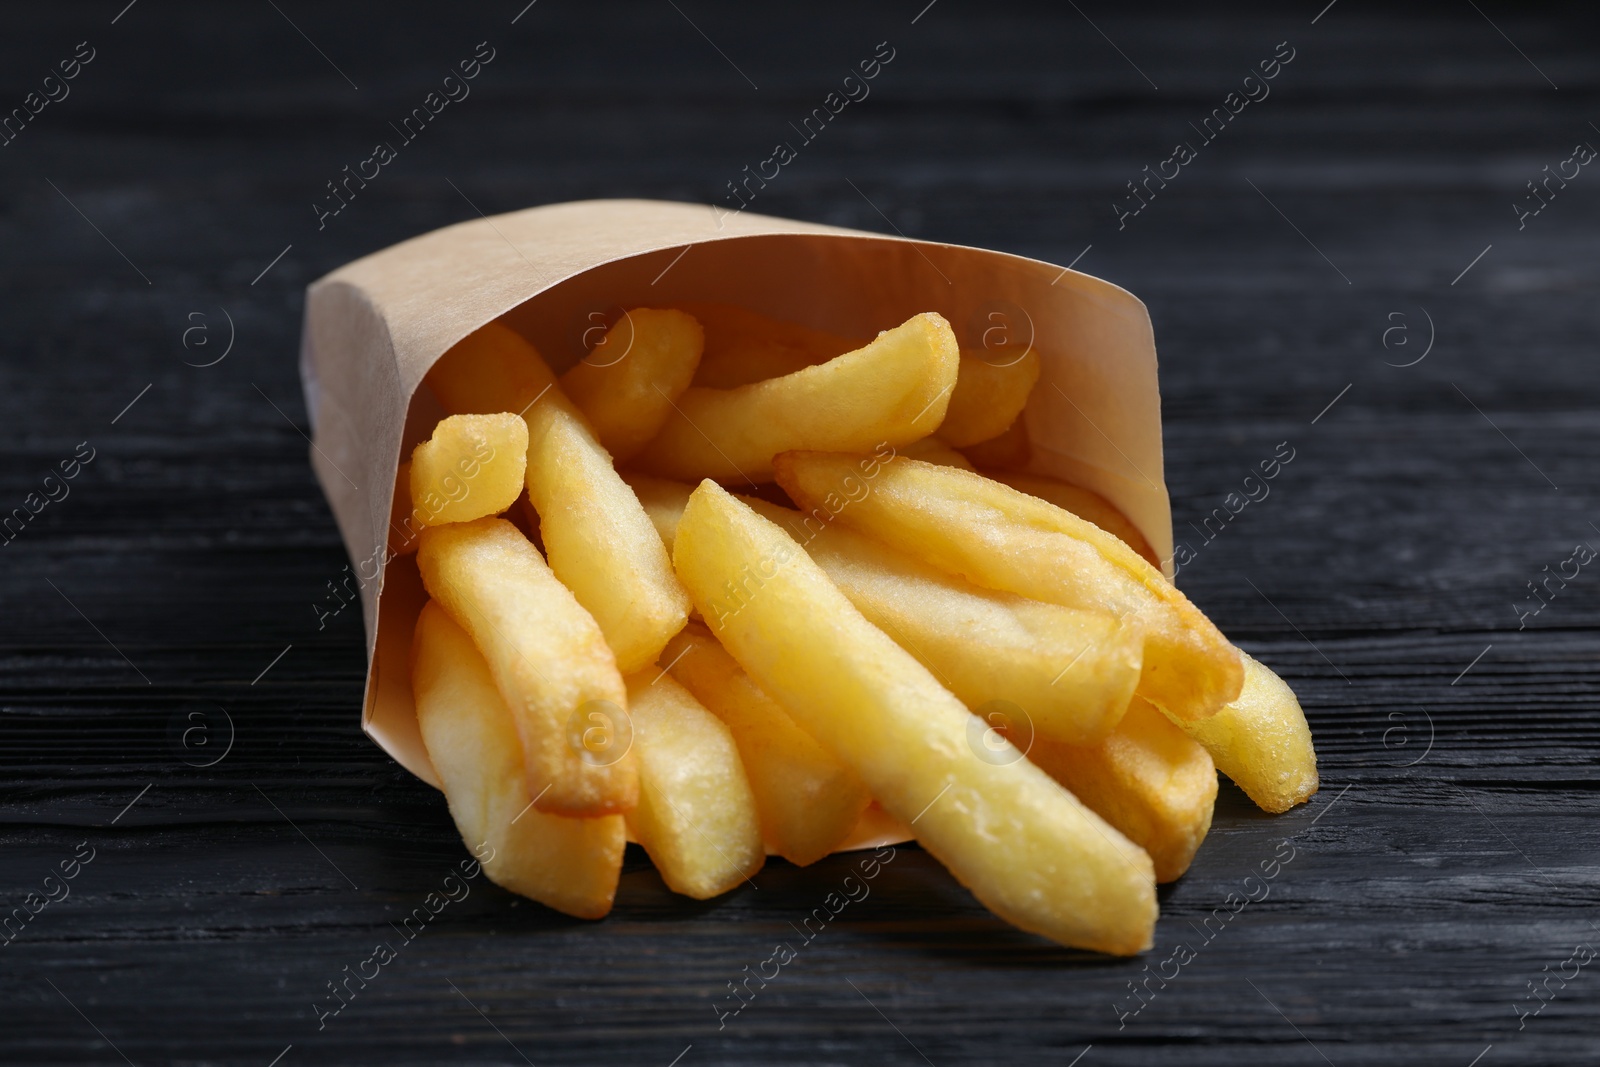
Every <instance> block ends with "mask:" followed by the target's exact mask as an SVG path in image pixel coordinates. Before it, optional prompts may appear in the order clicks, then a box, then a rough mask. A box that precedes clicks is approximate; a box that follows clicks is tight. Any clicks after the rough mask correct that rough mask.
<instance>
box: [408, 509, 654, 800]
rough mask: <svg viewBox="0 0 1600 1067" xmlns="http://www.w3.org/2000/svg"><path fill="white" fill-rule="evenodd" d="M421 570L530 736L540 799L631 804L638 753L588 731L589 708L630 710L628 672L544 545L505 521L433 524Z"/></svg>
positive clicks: (529, 763) (606, 712) (531, 779)
mask: <svg viewBox="0 0 1600 1067" xmlns="http://www.w3.org/2000/svg"><path fill="white" fill-rule="evenodd" d="M651 536H654V532H653V531H652V534H651ZM657 543H659V541H658V542H657ZM417 568H418V569H419V570H420V571H421V572H422V584H423V585H424V586H425V587H426V588H427V590H428V595H429V596H431V597H433V599H434V600H435V601H437V602H438V604H439V606H440V607H441V608H443V609H444V611H445V612H446V614H448V615H449V616H450V617H451V618H452V619H454V620H455V622H456V624H457V625H459V626H460V627H461V628H462V629H464V630H466V631H467V633H469V634H471V635H472V640H473V642H474V643H475V644H476V645H477V646H478V649H479V650H480V651H481V652H482V653H483V657H484V659H485V660H487V661H488V664H489V671H490V673H491V675H493V677H494V680H495V685H496V686H497V687H498V689H499V691H500V695H501V696H502V697H503V698H504V699H505V702H506V706H507V707H508V708H509V709H510V710H511V715H512V718H513V721H514V722H515V724H516V728H517V734H518V736H519V737H521V738H522V754H523V761H524V763H525V765H526V768H527V778H528V787H529V792H530V794H531V795H532V796H533V797H534V798H535V799H534V804H535V806H536V807H537V808H538V809H539V810H540V811H546V812H550V813H552V814H556V815H574V816H579V815H607V814H611V813H613V812H622V811H627V810H628V809H630V808H632V807H633V806H634V804H635V803H636V802H637V800H638V795H639V782H638V774H637V771H636V769H635V766H634V763H633V761H632V759H630V758H629V757H628V756H627V754H626V752H624V753H622V754H621V756H620V757H618V756H617V754H616V753H615V751H614V750H610V749H607V750H603V751H599V752H595V751H592V750H591V749H590V748H589V747H587V746H586V742H587V741H588V740H589V735H588V734H586V733H585V730H584V727H585V726H587V725H588V719H589V718H590V716H591V715H599V716H602V717H608V718H611V719H618V718H621V717H622V716H623V715H624V714H625V712H624V708H625V706H626V704H627V699H628V698H627V691H626V690H625V689H624V687H623V683H622V676H621V674H619V673H618V671H617V664H616V660H615V659H614V658H613V657H612V654H611V650H610V649H609V648H607V647H606V643H605V639H604V638H603V637H602V636H601V633H600V628H599V627H598V626H597V625H595V621H594V619H593V618H592V617H591V616H590V615H589V613H588V612H586V611H584V610H583V608H582V606H580V605H579V604H578V602H577V600H575V599H574V598H573V595H572V594H571V593H570V592H568V590H567V588H566V586H564V585H562V584H561V583H560V582H559V581H557V580H556V577H555V575H554V574H552V573H551V572H550V568H549V567H547V566H546V565H545V562H544V559H543V558H542V557H540V555H539V550H538V549H536V548H534V547H533V545H531V544H530V543H529V542H528V539H527V538H525V537H523V536H522V534H521V533H520V532H519V531H518V530H517V528H516V527H515V526H512V525H511V523H509V522H507V521H506V520H505V519H487V518H486V519H478V520H476V521H474V522H462V523H451V524H449V525H446V526H430V527H428V528H426V529H425V530H423V532H422V546H421V548H419V549H418V550H417ZM574 735H576V736H578V737H579V738H581V739H582V740H577V741H575V740H573V738H574Z"/></svg>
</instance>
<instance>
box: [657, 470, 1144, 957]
mask: <svg viewBox="0 0 1600 1067" xmlns="http://www.w3.org/2000/svg"><path fill="white" fill-rule="evenodd" d="M957 473H960V472H957ZM853 506H854V505H853ZM673 562H674V564H675V566H676V567H677V569H678V573H679V574H680V575H681V576H682V578H683V580H684V584H685V585H686V586H687V587H688V589H689V591H690V595H691V596H692V597H693V598H694V600H695V603H696V605H697V606H698V607H699V608H700V610H701V613H702V614H704V615H705V617H706V618H708V619H710V618H716V619H720V621H721V628H720V630H718V635H719V637H720V638H721V639H722V642H723V645H724V647H726V648H727V649H728V651H729V652H730V653H732V654H733V656H734V658H735V659H737V660H738V661H739V664H740V666H742V667H743V668H744V669H745V670H746V671H747V672H749V674H750V677H751V678H752V679H754V680H755V682H756V683H757V684H758V685H760V686H761V688H762V689H764V690H765V691H766V692H767V693H769V694H770V695H771V696H772V697H773V698H774V699H775V700H777V701H778V702H779V704H781V705H782V706H783V707H784V709H785V710H786V711H788V712H789V715H790V716H791V717H792V718H793V719H794V720H795V723H796V724H797V725H798V726H800V728H801V729H803V730H805V731H806V732H807V733H809V734H810V735H811V736H812V737H814V738H816V739H817V741H819V742H820V743H821V744H822V746H823V747H824V748H826V749H828V750H829V751H831V752H832V753H833V754H834V756H835V757H837V758H838V759H839V760H841V761H842V762H844V763H845V764H846V765H847V766H849V767H851V768H852V769H853V770H855V772H856V773H857V774H859V775H860V776H861V778H862V780H863V781H864V782H865V783H866V785H867V788H868V790H869V791H870V792H871V793H872V795H873V796H874V797H875V798H876V799H877V801H878V802H879V803H880V804H881V805H882V806H883V807H884V809H885V810H887V811H888V812H890V813H891V814H893V815H895V816H896V817H898V818H900V819H903V820H905V821H907V822H908V823H909V824H910V825H911V827H912V829H913V830H914V831H915V833H916V835H917V840H918V841H920V842H921V843H922V844H923V846H924V847H926V848H927V850H928V851H929V852H931V853H932V854H933V855H934V856H935V857H936V858H938V859H939V861H940V862H941V863H943V864H944V865H945V866H946V867H948V868H949V869H950V871H951V872H952V873H953V874H954V875H955V876H956V878H957V879H958V880H959V881H961V882H962V884H964V885H966V886H967V887H968V888H969V889H970V890H972V892H973V894H974V895H975V896H976V897H977V898H978V899H979V900H980V901H982V902H983V903H984V904H985V905H986V906H988V907H989V908H990V909H991V910H993V911H994V912H995V913H996V914H998V915H1000V916H1001V917H1002V918H1005V919H1007V920H1008V921H1010V922H1012V923H1014V924H1016V925H1017V926H1020V927H1022V928H1023V929H1026V930H1031V931H1033V932H1035V933H1039V934H1042V935H1044V936H1046V937H1049V938H1052V939H1054V940H1056V941H1058V942H1061V943H1062V944H1067V945H1078V946H1082V947H1086V948H1093V949H1099V950H1101V951H1105V952H1113V953H1121V954H1130V953H1135V952H1138V951H1140V950H1141V949H1144V948H1147V947H1148V946H1149V945H1150V942H1151V936H1152V931H1153V927H1154V923H1155V914H1156V900H1155V882H1154V875H1153V869H1152V867H1151V864H1150V858H1149V857H1148V856H1147V855H1145V853H1144V851H1143V850H1142V849H1140V848H1139V847H1138V846H1136V845H1134V844H1132V843H1131V842H1129V841H1128V840H1127V839H1126V838H1124V837H1123V836H1122V835H1121V834H1120V833H1118V832H1117V831H1116V830H1114V829H1113V828H1112V827H1111V826H1109V825H1107V824H1106V823H1105V822H1104V821H1103V820H1102V819H1101V818H1100V817H1099V816H1097V815H1095V814H1094V813H1093V812H1091V811H1089V810H1088V809H1087V808H1085V807H1084V806H1083V805H1082V804H1080V803H1079V802H1078V801H1077V800H1076V799H1075V798H1074V797H1073V796H1072V795H1071V794H1070V793H1068V792H1066V791H1065V790H1063V789H1061V788H1060V787H1059V786H1058V785H1056V783H1055V782H1053V781H1051V780H1050V778H1049V776H1048V775H1046V774H1045V773H1044V772H1043V771H1041V770H1039V769H1038V768H1037V767H1035V766H1033V765H1032V764H1031V763H1028V762H1027V761H1026V760H1024V759H1021V757H1020V753H1017V752H1016V750H1015V749H1014V748H1011V746H1010V745H1009V743H1005V742H1002V744H1001V746H1000V749H999V753H1000V755H1001V756H1002V757H1004V758H1008V759H1009V758H1010V757H1012V756H1015V757H1016V759H1015V762H1011V763H1009V764H1006V765H1000V764H998V763H996V762H992V761H991V758H992V754H993V751H994V750H991V749H989V748H988V747H987V746H985V747H984V749H983V751H985V752H986V753H990V754H991V758H983V757H980V756H979V754H978V747H977V746H976V745H975V744H974V741H973V736H974V735H973V728H974V727H975V726H976V727H977V729H978V732H979V734H981V733H982V730H983V725H982V723H981V722H980V721H979V720H978V719H976V718H975V717H974V716H973V715H972V714H971V713H969V712H968V711H967V709H966V708H965V707H964V706H963V705H962V704H961V702H960V701H959V700H957V699H956V698H955V696H954V695H952V694H951V693H950V692H949V691H947V690H946V689H944V688H943V687H942V686H941V685H940V684H939V683H938V681H937V679H935V678H934V676H933V675H932V674H930V673H929V672H928V670H927V668H925V667H923V666H922V665H921V664H920V663H918V662H917V661H916V660H915V659H913V658H912V657H911V655H910V654H909V653H907V652H905V651H904V650H902V649H901V648H900V647H899V646H898V645H896V644H895V643H894V642H893V641H892V640H890V639H889V637H888V636H887V635H886V634H884V633H883V631H881V630H879V629H878V628H877V627H875V626H873V625H872V624H871V623H870V622H868V621H867V620H866V619H865V618H864V617H863V616H862V615H861V613H860V612H858V611H857V610H856V609H855V608H854V607H853V606H852V605H851V603H850V601H849V600H847V599H846V598H845V596H844V594H843V593H841V592H839V590H838V589H837V588H836V587H835V586H834V585H833V583H832V582H831V581H829V580H828V577H827V575H826V574H824V573H823V572H822V570H821V568H819V567H818V566H817V565H816V564H815V563H813V562H812V561H811V560H810V558H809V557H807V556H806V554H805V551H804V550H803V549H801V548H800V546H799V545H797V544H796V543H795V542H794V540H793V539H792V538H790V537H789V536H788V534H786V533H784V531H783V530H782V529H781V528H780V527H778V526H777V525H775V524H774V523H771V522H769V521H767V520H766V519H763V518H761V517H760V516H759V515H757V514H756V513H755V512H754V511H752V510H750V508H748V507H747V506H745V505H744V504H741V503H740V502H739V501H738V500H736V499H735V498H734V497H733V496H731V495H730V494H729V493H727V492H726V491H725V490H723V489H721V488H719V487H718V486H717V485H716V484H715V483H713V482H710V481H705V482H702V483H701V484H700V486H699V487H698V488H697V489H696V490H695V492H694V494H693V496H691V497H690V499H689V505H688V507H687V508H686V509H685V511H684V515H683V520H682V522H680V523H679V525H678V531H677V536H676V538H675V540H674V542H673ZM730 585H731V587H732V588H733V589H734V590H735V591H741V590H742V593H741V594H740V596H741V600H740V604H739V606H738V607H737V609H730V608H729V607H728V606H727V604H726V603H725V602H724V600H725V598H727V597H728V596H729V588H730Z"/></svg>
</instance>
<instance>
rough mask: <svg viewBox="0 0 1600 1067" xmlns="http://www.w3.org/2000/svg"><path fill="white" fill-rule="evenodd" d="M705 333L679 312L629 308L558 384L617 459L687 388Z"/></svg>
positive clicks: (654, 428)
mask: <svg viewBox="0 0 1600 1067" xmlns="http://www.w3.org/2000/svg"><path fill="white" fill-rule="evenodd" d="M704 344H705V333H704V331H702V330H701V328H700V324H699V323H698V322H696V321H695V319H694V316H692V315H689V314H686V313H685V312H682V311H671V310H661V309H658V308H633V309H632V310H630V311H626V312H624V313H623V316H622V318H620V319H618V320H617V321H616V323H615V324H614V325H613V326H612V327H611V329H609V330H607V331H606V335H605V338H604V339H603V340H602V341H601V342H600V343H599V344H598V345H596V346H595V348H594V350H593V351H592V352H590V353H589V354H588V355H587V356H585V357H584V358H583V359H582V360H580V361H579V362H578V363H577V364H576V365H575V366H573V368H572V369H571V370H569V371H567V373H565V374H563V375H562V376H561V388H562V389H563V390H565V391H566V394H567V396H569V397H571V398H572V402H573V403H574V404H576V405H577V406H578V410H579V411H581V412H583V414H584V417H585V418H587V419H588V420H589V425H590V426H592V427H593V428H594V433H595V436H596V437H598V438H599V439H600V443H601V444H602V445H604V446H605V448H606V450H607V451H608V452H610V453H611V457H612V459H614V460H616V461H617V462H618V463H622V462H624V461H626V460H627V459H629V458H630V457H632V456H633V454H634V453H636V452H638V451H639V449H641V448H643V447H644V446H645V443H646V442H647V441H649V440H650V438H652V437H654V436H655V435H656V433H657V432H658V431H659V430H660V429H661V426H662V424H663V423H665V422H666V421H667V416H668V415H670V414H672V405H673V404H674V403H675V402H676V401H677V399H678V397H679V396H681V395H682V394H683V391H684V390H685V389H687V388H689V382H690V380H691V379H693V378H694V372H695V368H696V367H698V366H699V365H700V352H701V349H702V348H703V346H704Z"/></svg>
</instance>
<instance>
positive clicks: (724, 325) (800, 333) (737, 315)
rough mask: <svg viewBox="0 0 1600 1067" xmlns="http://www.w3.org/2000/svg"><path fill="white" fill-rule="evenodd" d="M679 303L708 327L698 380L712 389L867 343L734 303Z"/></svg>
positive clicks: (790, 371) (781, 371) (774, 373)
mask: <svg viewBox="0 0 1600 1067" xmlns="http://www.w3.org/2000/svg"><path fill="white" fill-rule="evenodd" d="M678 306H679V307H681V308H682V309H683V310H684V311H687V312H688V313H689V314H691V315H693V316H694V317H695V318H697V319H699V320H700V324H701V325H702V326H704V327H705V331H706V348H705V355H704V357H702V358H701V360H700V369H699V370H697V371H696V372H695V376H694V384H695V385H702V386H705V387H706V388H708V389H732V388H734V387H735V386H739V385H749V384H750V383H751V382H759V381H763V380H765V379H767V378H781V377H783V376H784V375H785V374H793V373H794V372H795V371H797V370H803V369H804V368H806V367H811V366H815V365H816V364H818V363H826V362H827V361H828V360H830V359H832V358H834V357H835V356H842V355H844V354H845V353H846V352H853V351H855V350H856V349H858V348H860V347H861V346H862V345H863V344H865V343H866V342H865V341H857V340H851V339H850V338H847V337H840V336H838V335H836V334H831V333H828V332H826V331H823V330H813V329H811V328H810V327H808V326H801V325H800V324H799V323H795V322H786V321H784V320H781V319H774V318H769V317H767V316H766V315H763V314H761V313H760V312H756V311H751V310H750V309H749V308H742V307H736V306H734V305H732V304H718V303H711V302H709V301H708V302H703V303H701V302H696V303H689V304H680V305H678Z"/></svg>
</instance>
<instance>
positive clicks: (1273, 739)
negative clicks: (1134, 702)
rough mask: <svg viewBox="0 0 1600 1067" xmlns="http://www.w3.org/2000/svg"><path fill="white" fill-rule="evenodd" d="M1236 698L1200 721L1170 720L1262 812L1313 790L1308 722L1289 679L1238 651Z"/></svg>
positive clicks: (1305, 796)
mask: <svg viewBox="0 0 1600 1067" xmlns="http://www.w3.org/2000/svg"><path fill="white" fill-rule="evenodd" d="M1239 655H1240V657H1242V658H1243V660H1244V691H1243V692H1242V693H1240V694H1239V699H1238V700H1235V701H1234V702H1233V703H1231V704H1229V705H1228V706H1227V707H1225V708H1223V709H1222V710H1221V711H1219V712H1217V713H1216V714H1215V715H1213V716H1211V718H1209V719H1205V720H1203V721H1200V722H1185V721H1183V720H1181V719H1177V718H1174V719H1173V722H1175V723H1177V725H1178V727H1179V728H1180V729H1181V730H1183V732H1184V733H1186V734H1188V735H1189V736H1190V737H1192V738H1194V739H1195V740H1196V741H1198V742H1200V744H1201V745H1203V746H1205V749H1206V751H1207V752H1209V753H1211V758H1212V759H1214V760H1216V763H1217V769H1218V770H1219V771H1221V772H1222V773H1223V774H1226V775H1227V776H1228V777H1229V778H1231V779H1233V783H1234V784H1235V785H1237V786H1238V787H1239V788H1240V789H1243V790H1244V792H1245V796H1247V797H1249V798H1250V799H1251V800H1253V801H1255V803H1256V806H1257V807H1259V808H1261V809H1262V810H1263V811H1270V812H1273V813H1274V814H1276V813H1278V812H1283V811H1288V810H1289V809H1290V808H1292V807H1294V806H1295V805H1296V804H1303V803H1305V802H1306V801H1308V800H1310V799H1311V797H1312V795H1313V794H1315V793H1316V791H1317V752H1316V749H1314V748H1313V747H1312V745H1311V727H1310V725H1309V724H1308V723H1307V722H1306V713H1305V712H1304V711H1302V710H1301V708H1300V701H1299V700H1297V699H1296V698H1295V695H1294V690H1292V689H1290V688H1289V684H1288V683H1287V682H1285V681H1284V680H1283V679H1282V678H1279V677H1278V676H1277V675H1276V674H1274V673H1273V672H1272V669H1271V668H1270V667H1268V666H1266V665H1265V664H1263V663H1260V662H1258V661H1256V660H1254V659H1252V658H1251V657H1250V656H1249V655H1247V654H1246V653H1244V652H1240V653H1239Z"/></svg>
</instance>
